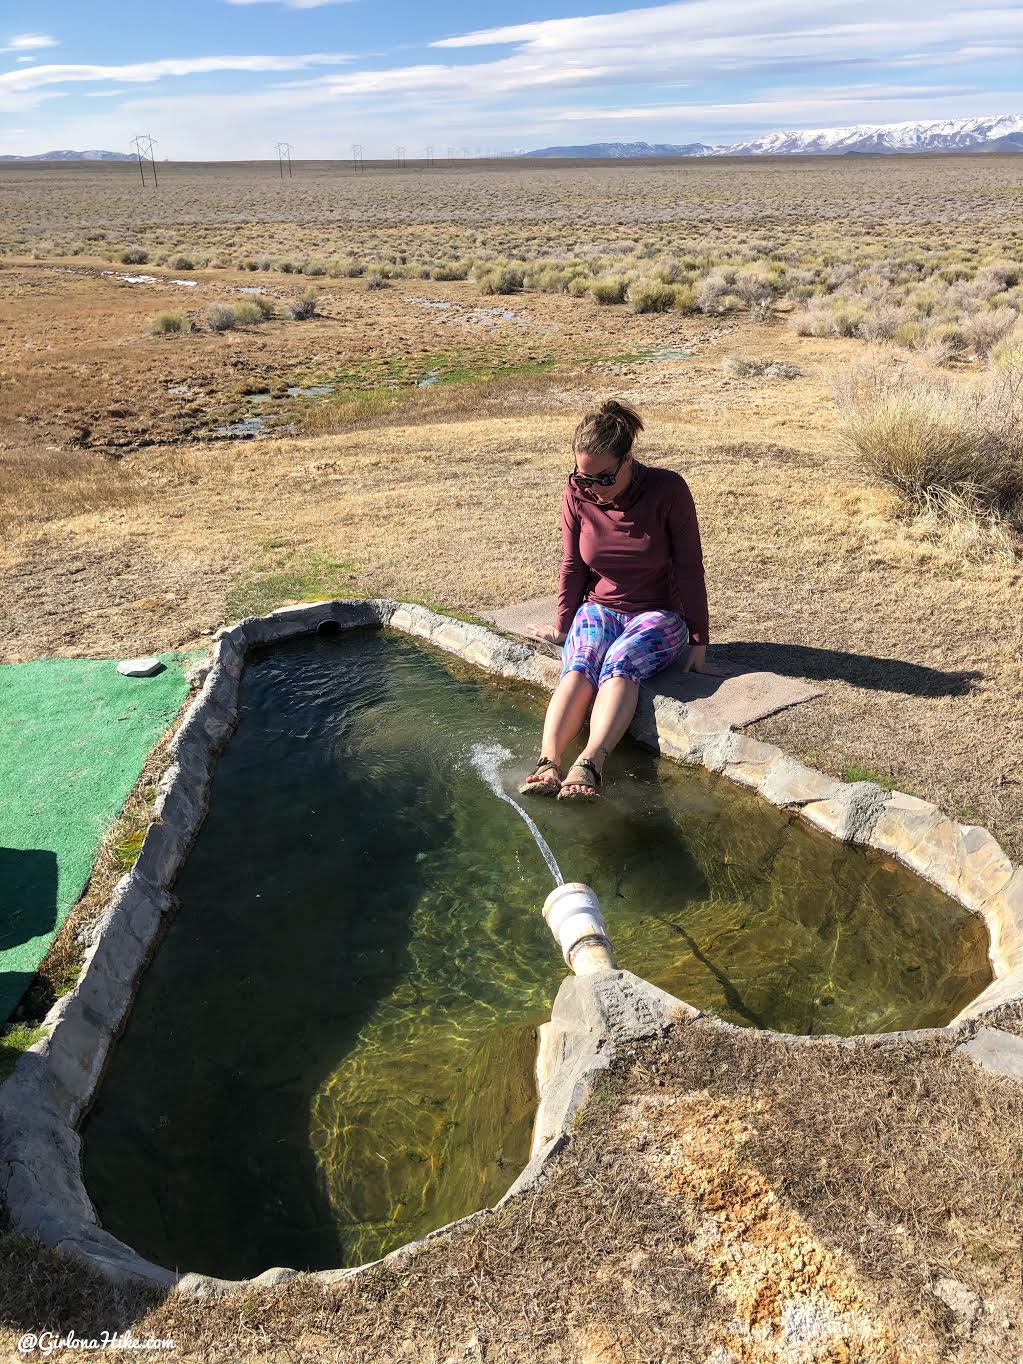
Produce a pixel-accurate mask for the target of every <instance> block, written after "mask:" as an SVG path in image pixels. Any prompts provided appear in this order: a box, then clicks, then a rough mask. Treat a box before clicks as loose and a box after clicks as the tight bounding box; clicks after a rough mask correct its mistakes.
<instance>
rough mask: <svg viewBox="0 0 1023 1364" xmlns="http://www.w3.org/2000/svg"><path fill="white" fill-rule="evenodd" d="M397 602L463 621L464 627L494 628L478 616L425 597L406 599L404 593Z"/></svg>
mask: <svg viewBox="0 0 1023 1364" xmlns="http://www.w3.org/2000/svg"><path fill="white" fill-rule="evenodd" d="M399 600H401V601H403V602H408V604H409V605H410V606H425V607H426V609H427V610H428V611H436V612H437V614H438V616H450V617H451V619H452V620H462V621H465V623H466V625H482V626H483V627H484V629H486V630H492V629H493V628H494V627H493V625H492V624H491V622H490V621H489V620H483V619H482V617H480V616H471V615H468V614H467V613H464V612H462V611H455V610H454V609H453V608H452V607H450V606H445V605H444V604H443V602H439V601H429V600H428V599H427V598H426V597H406V596H405V595H404V593H403V594H402V595H401V597H400V598H399Z"/></svg>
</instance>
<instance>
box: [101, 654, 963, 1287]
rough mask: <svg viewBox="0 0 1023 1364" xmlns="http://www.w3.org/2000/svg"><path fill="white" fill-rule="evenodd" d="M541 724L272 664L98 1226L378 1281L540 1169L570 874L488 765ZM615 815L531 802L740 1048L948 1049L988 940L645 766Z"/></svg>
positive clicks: (802, 832)
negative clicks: (875, 1038)
mask: <svg viewBox="0 0 1023 1364" xmlns="http://www.w3.org/2000/svg"><path fill="white" fill-rule="evenodd" d="M543 709H544V698H543V697H542V696H541V695H540V694H539V693H537V692H534V691H532V690H530V689H528V688H525V687H522V686H519V685H515V684H509V683H504V682H501V681H500V680H495V679H493V678H491V677H488V676H487V675H485V674H481V673H478V672H476V671H474V670H471V669H469V668H468V667H467V666H466V665H464V664H461V663H459V662H457V661H456V660H453V659H451V658H449V657H448V656H445V655H443V654H441V653H439V652H438V651H436V650H434V649H432V648H430V647H428V646H426V645H421V644H419V643H417V642H414V641H411V640H408V639H406V638H404V637H402V636H395V635H391V634H390V633H389V632H368V633H359V634H356V635H349V636H346V635H342V636H340V637H337V638H334V639H323V638H315V637H314V638H309V637H306V638H302V639H298V640H293V641H290V642H288V643H286V644H281V645H277V646H273V647H272V648H268V649H265V650H260V651H257V652H256V653H255V654H254V655H252V656H251V657H250V659H249V661H248V663H247V665H246V670H245V674H244V676H243V679H242V692H241V714H240V718H239V724H238V728H237V730H236V732H235V734H234V736H233V738H232V739H231V741H230V743H229V745H228V748H227V750H226V751H225V753H224V755H223V756H222V757H221V759H220V762H219V764H218V767H217V769H216V772H215V775H214V781H213V787H212V792H211V800H210V812H209V815H208V817H207V820H206V822H205V824H204V826H203V828H202V830H201V831H200V834H199V837H198V839H197V840H196V843H195V846H194V847H193V849H192V852H191V854H190V856H189V859H188V862H187V864H186V866H185V868H184V869H183V871H182V873H181V875H180V876H179V878H178V881H177V884H176V886H175V888H174V890H175V895H176V896H177V897H178V899H179V902H180V908H179V910H178V913H177V916H176V918H175V920H174V921H173V922H172V924H171V926H170V928H169V931H168V933H167V936H166V938H165V940H164V942H163V943H162V945H161V946H160V948H159V950H158V951H157V953H156V956H155V957H154V959H153V962H152V964H151V966H150V967H149V969H148V971H147V973H146V975H145V976H144V978H143V980H142V983H141V987H140V990H139V994H138V998H137V1001H136V1004H135V1007H134V1010H133V1012H132V1015H131V1017H130V1019H129V1022H128V1025H127V1028H126V1030H125V1032H124V1034H123V1036H122V1037H121V1039H120V1040H119V1042H118V1043H117V1045H116V1046H115V1048H114V1050H113V1053H112V1056H111V1060H110V1065H109V1068H108V1071H107V1074H106V1075H105V1077H104V1080H103V1083H102V1084H101V1086H100V1089H99V1093H98V1096H97V1100H96V1103H95V1105H94V1108H93V1110H92V1112H91V1114H90V1117H89V1119H88V1120H87V1122H86V1124H85V1127H84V1132H83V1135H84V1171H85V1179H86V1185H87V1187H88V1189H89V1192H90V1194H91V1196H92V1197H93V1199H94V1201H95V1203H96V1206H97V1211H98V1213H99V1216H100V1219H101V1221H102V1222H103V1224H104V1225H105V1226H107V1227H108V1228H109V1229H110V1230H111V1231H112V1232H113V1233H114V1234H115V1235H117V1236H119V1237H121V1238H122V1239H123V1240H125V1241H127V1242H128V1243H129V1244H130V1245H132V1246H134V1247H135V1248H136V1249H138V1250H139V1251H140V1252H142V1253H143V1254H146V1255H148V1256H149V1257H150V1258H152V1259H155V1260H157V1261H158V1262H160V1263H162V1264H166V1265H170V1266H175V1265H176V1266H179V1267H182V1268H187V1269H193V1270H202V1271H206V1272H208V1273H213V1274H217V1275H222V1276H226V1277H240V1276H245V1275H250V1274H254V1273H258V1272H260V1271H261V1270H263V1269H266V1268H268V1267H269V1266H271V1265H278V1264H283V1265H290V1266H292V1267H295V1268H324V1267H329V1266H335V1265H345V1264H354V1263H360V1262H362V1261H364V1260H367V1259H371V1258H374V1257H375V1256H378V1255H380V1254H383V1253H385V1252H386V1251H387V1250H390V1249H392V1248H394V1247H395V1246H397V1245H400V1244H402V1243H403V1242H405V1241H408V1240H410V1239H412V1238H414V1237H416V1236H419V1235H422V1234H424V1233H425V1232H426V1231H428V1230H431V1229H432V1228H434V1227H436V1226H439V1225H441V1224H442V1223H444V1222H445V1221H448V1220H451V1219H452V1218H454V1217H457V1216H459V1215H461V1214H463V1213H467V1212H470V1211H472V1210H474V1209H475V1208H478V1207H482V1206H484V1205H487V1204H491V1203H493V1202H494V1201H495V1200H496V1199H497V1198H499V1197H500V1195H501V1194H502V1193H503V1192H504V1190H505V1189H507V1188H508V1186H509V1185H510V1184H511V1183H512V1181H513V1179H514V1178H515V1175H516V1174H517V1173H518V1171H519V1170H520V1169H521V1168H522V1166H523V1165H524V1164H525V1161H526V1159H527V1154H528V1145H529V1135H530V1125H531V1121H532V1114H533V1111H534V1107H535V1096H534V1094H533V1088H532V1076H531V1070H532V1060H533V1055H534V1048H535V1028H536V1026H537V1025H538V1024H539V1023H541V1022H542V1021H544V1020H545V1019H546V1018H547V1017H548V1016H549V1013H550V1006H551V1004H552V1002H553V998H554V995H555V993H556V991H557V987H558V984H559V982H560V980H561V979H562V978H563V976H564V974H565V967H564V963H563V962H562V960H561V958H560V955H559V954H558V951H557V948H556V947H555V945H554V944H553V943H552V941H551V939H550V936H549V934H548V932H547V929H546V927H545V925H544V923H543V920H542V917H541V913H540V909H541V906H542V904H543V902H544V899H545V898H546V896H547V893H548V891H549V890H550V888H551V873H550V872H549V871H548V869H547V867H546V865H545V863H544V861H543V859H542V857H541V856H540V853H539V851H538V849H537V847H536V845H535V844H534V842H533V840H532V837H531V835H530V833H529V831H528V829H526V828H525V827H524V825H523V824H522V821H521V820H520V818H519V817H518V815H517V814H516V813H515V812H514V811H513V810H511V809H509V807H508V806H507V805H506V804H505V803H504V802H503V801H501V800H498V799H497V798H496V796H495V795H494V793H493V792H492V791H491V790H490V789H489V788H488V786H487V785H486V783H485V782H484V781H483V780H482V779H481V777H480V775H479V773H478V772H477V771H476V770H475V769H474V768H473V766H472V762H471V754H472V749H473V745H476V744H479V743H481V742H482V743H486V744H488V745H495V744H496V745H502V746H504V747H505V748H507V749H509V750H510V751H511V752H512V753H513V754H514V755H515V756H514V761H513V762H511V763H510V764H509V766H508V768H507V769H506V770H505V772H504V774H503V778H504V782H505V789H506V790H507V791H513V790H514V788H515V784H516V783H517V781H518V780H519V779H520V777H521V774H522V773H523V772H524V771H526V770H528V769H529V768H531V766H532V762H533V760H534V758H535V755H536V751H537V743H538V741H539V733H540V726H541V722H542V717H543ZM606 770H607V778H608V784H607V788H606V796H605V799H604V800H603V802H601V803H598V804H596V805H589V804H586V805H582V804H578V803H577V804H572V803H568V802H563V803H561V804H559V803H557V802H555V801H549V800H548V801H543V800H534V801H533V802H532V803H531V804H530V806H529V809H530V813H531V814H532V816H533V817H534V819H535V820H536V822H537V824H538V825H539V826H540V828H541V830H542V833H543V835H544V837H545V838H546V840H547V842H548V843H549V844H550V846H551V849H552V851H553V853H554V855H555V857H556V858H557V862H558V864H559V865H560V867H561V870H562V871H563V873H564V875H565V878H566V879H567V880H570V881H583V882H586V883H587V884H589V885H591V886H593V887H594V889H595V890H596V891H597V893H598V895H599V897H600V900H601V903H602V905H603V908H604V913H605V917H606V919H607V923H608V929H609V932H610V936H611V940H612V942H613V944H614V948H615V952H616V955H617V957H618V960H619V961H620V962H621V964H622V965H623V966H625V967H627V968H628V969H629V970H632V971H634V972H635V973H636V974H637V975H641V976H644V977H646V978H647V979H649V980H651V981H653V982H654V983H655V984H657V985H659V986H661V987H662V988H663V989H666V990H668V991H670V992H671V993H672V994H675V995H677V996H679V997H680V998H683V999H686V1000H688V1001H689V1002H690V1003H693V1004H696V1005H698V1006H699V1007H702V1008H706V1009H710V1010H714V1011H715V1012H718V1013H719V1014H721V1016H722V1017H725V1018H728V1019H730V1020H732V1021H735V1022H739V1023H746V1024H753V1025H756V1026H761V1027H772V1028H778V1029H782V1030H786V1031H793V1032H844V1033H850V1032H860V1031H879V1030H891V1029H897V1028H904V1027H914V1026H920V1025H924V1024H938V1023H943V1022H946V1021H947V1020H948V1019H949V1018H951V1017H952V1016H953V1015H954V1014H955V1013H956V1012H957V1011H958V1010H959V1009H960V1008H961V1007H962V1006H963V1005H964V1004H965V1003H966V1002H967V1000H969V999H970V998H972V997H973V996H974V995H975V994H976V993H977V992H978V991H979V990H980V989H981V988H982V987H983V986H984V985H985V984H986V983H987V982H988V980H989V979H990V969H989V966H988V962H987V957H986V947H987V938H986V933H985V930H984V927H983V924H982V923H981V921H980V920H979V919H978V918H975V917H973V916H971V915H969V914H968V913H966V911H964V910H963V909H962V908H961V907H960V906H958V905H956V904H955V903H954V902H953V901H951V900H949V899H948V898H947V897H945V896H943V895H942V894H941V893H940V892H939V891H937V890H936V889H935V888H934V887H932V886H930V885H928V884H926V883H925V882H923V881H921V880H920V879H918V878H916V877H914V876H912V875H911V874H910V873H909V872H908V871H906V870H905V869H904V868H901V867H899V866H897V865H896V864H895V863H893V862H891V861H889V860H887V859H885V858H883V857H881V856H879V855H877V854H874V853H871V852H868V851H865V850H863V849H856V848H849V847H845V846H843V845H840V844H838V843H835V842H833V841H832V840H830V839H828V838H827V837H826V836H824V835H822V834H819V833H817V832H816V831H814V830H811V829H808V828H806V827H805V826H804V825H802V824H800V823H799V822H798V821H796V820H795V819H794V818H793V817H792V816H790V815H789V814H787V813H785V812H782V811H779V810H777V809H775V808H773V807H772V806H770V805H768V804H767V803H766V802H764V801H762V800H760V799H759V798H757V797H756V796H755V795H753V794H752V793H749V792H746V791H744V790H742V789H740V788H737V787H735V786H734V785H733V784H732V783H730V782H728V781H726V780H724V779H722V778H719V777H715V776H712V775H710V774H708V773H706V772H704V771H702V770H700V769H692V768H679V767H676V766H675V765H674V764H670V763H667V762H663V761H660V760H658V759H657V758H656V757H655V756H654V755H653V754H651V753H649V752H647V751H646V750H643V749H641V748H640V747H638V746H637V745H635V744H632V743H631V742H629V741H626V742H625V743H624V744H623V745H622V746H621V747H620V749H619V750H618V751H617V752H616V753H615V754H613V755H612V757H611V759H610V760H609V762H608V765H607V769H606Z"/></svg>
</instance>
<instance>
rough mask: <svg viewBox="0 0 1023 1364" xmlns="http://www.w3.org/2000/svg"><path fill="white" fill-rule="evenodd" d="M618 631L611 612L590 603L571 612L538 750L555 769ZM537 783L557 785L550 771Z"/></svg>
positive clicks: (575, 730)
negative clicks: (557, 678)
mask: <svg viewBox="0 0 1023 1364" xmlns="http://www.w3.org/2000/svg"><path fill="white" fill-rule="evenodd" d="M621 629H622V622H621V621H620V620H618V619H617V618H616V616H615V615H614V614H613V613H612V612H610V611H607V610H605V608H604V607H602V606H596V605H594V604H593V602H584V603H583V605H582V606H580V608H579V610H578V611H577V612H576V613H575V618H574V620H573V621H572V626H571V629H570V630H569V632H568V638H567V639H566V640H565V644H564V648H563V649H562V661H561V680H560V681H559V683H558V685H557V687H556V688H555V690H554V695H553V696H552V697H551V699H550V702H549V704H548V706H547V715H546V717H545V719H544V725H543V740H542V743H541V747H540V755H541V757H544V758H550V759H551V760H552V761H553V762H556V763H557V764H558V765H559V767H560V765H561V755H562V754H563V753H564V751H565V749H566V748H567V747H568V745H569V744H570V743H571V742H572V740H573V739H574V738H575V737H576V735H577V734H578V733H579V731H580V730H581V729H582V727H583V724H584V722H585V720H586V712H587V711H588V710H589V708H590V704H591V702H592V701H593V698H594V695H595V694H596V691H597V679H598V678H599V676H600V668H601V665H602V663H603V661H604V658H605V655H606V654H607V651H608V649H609V648H610V646H611V644H612V643H613V641H614V640H615V638H616V637H617V635H618V633H619V632H620V631H621ZM537 782H540V783H545V784H547V785H550V786H556V785H557V784H558V783H557V780H556V778H555V776H554V773H553V772H552V771H551V770H550V768H548V769H547V770H546V771H545V772H543V773H540V774H539V775H538V777H537ZM537 782H531V781H528V782H527V784H528V785H535V784H537Z"/></svg>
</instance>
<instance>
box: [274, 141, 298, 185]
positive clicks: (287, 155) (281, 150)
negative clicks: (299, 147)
mask: <svg viewBox="0 0 1023 1364" xmlns="http://www.w3.org/2000/svg"><path fill="white" fill-rule="evenodd" d="M274 150H275V151H276V153H277V164H278V165H279V166H280V170H281V179H282V180H283V179H284V163H285V161H287V163H288V179H289V180H291V179H292V178H293V177H292V174H291V153H292V152H293V151H294V150H295V148H294V147H293V146H292V145H291V143H290V142H275V143H274Z"/></svg>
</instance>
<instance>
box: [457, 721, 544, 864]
mask: <svg viewBox="0 0 1023 1364" xmlns="http://www.w3.org/2000/svg"><path fill="white" fill-rule="evenodd" d="M512 756H513V755H512V751H511V749H510V748H503V747H502V746H501V745H500V744H473V746H472V765H473V767H475V769H476V771H477V772H478V773H479V774H480V776H481V777H482V778H483V780H484V781H485V782H486V783H487V785H488V786H489V787H490V789H491V791H493V793H494V795H495V796H498V797H499V798H500V799H501V800H506V801H507V802H508V804H509V805H510V806H511V807H512V809H513V810H518V812H519V814H520V815H521V816H522V818H523V819H524V820H525V821H526V825H527V827H528V828H529V832H530V833H531V834H532V835H533V838H534V839H535V841H536V846H537V847H538V848H539V849H540V851H541V853H542V854H543V860H544V861H545V862H546V863H547V865H548V867H550V869H551V875H552V876H553V877H554V884H555V885H556V886H563V885H564V884H565V878H564V877H563V876H562V874H561V868H560V867H559V866H558V864H557V862H555V860H554V854H553V853H552V852H551V850H550V848H549V847H548V846H547V840H546V839H545V838H544V836H543V834H542V833H541V832H540V830H539V829H538V828H537V827H536V824H535V822H534V821H533V820H531V819H530V817H529V815H527V814H526V812H525V810H523V808H522V806H521V805H520V804H519V803H518V801H517V800H513V799H512V797H511V796H509V794H508V792H507V791H505V790H504V788H503V787H502V786H501V768H502V767H503V766H504V764H505V763H506V762H507V761H508V760H509V759H510V758H511V757H512Z"/></svg>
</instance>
